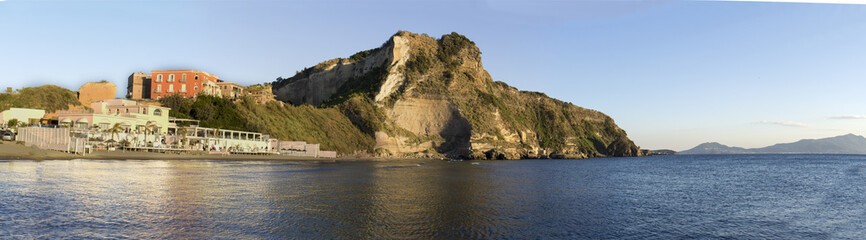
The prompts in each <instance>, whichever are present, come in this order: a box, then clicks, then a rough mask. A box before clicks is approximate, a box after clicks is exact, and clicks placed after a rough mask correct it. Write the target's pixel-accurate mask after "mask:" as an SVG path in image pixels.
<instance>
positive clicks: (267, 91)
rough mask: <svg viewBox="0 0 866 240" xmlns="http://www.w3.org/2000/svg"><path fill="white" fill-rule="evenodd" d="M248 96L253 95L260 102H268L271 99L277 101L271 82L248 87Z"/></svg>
mask: <svg viewBox="0 0 866 240" xmlns="http://www.w3.org/2000/svg"><path fill="white" fill-rule="evenodd" d="M245 95H246V96H249V97H251V98H252V99H253V100H255V101H256V102H258V103H262V104H264V103H268V102H271V101H276V98H274V93H273V90H272V88H271V85H270V84H260V85H252V86H249V87H247V89H246V94H245Z"/></svg>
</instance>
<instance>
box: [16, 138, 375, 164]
mask: <svg viewBox="0 0 866 240" xmlns="http://www.w3.org/2000/svg"><path fill="white" fill-rule="evenodd" d="M75 159H84V160H224V161H266V160H267V161H304V162H359V161H372V162H375V161H387V160H389V159H384V158H373V157H337V158H313V157H298V156H284V155H216V154H172V153H154V152H130V151H122V150H117V151H103V150H99V151H94V152H93V153H90V154H86V155H77V154H71V153H65V152H59V151H54V150H45V149H40V148H37V147H27V146H24V144H18V143H16V142H0V160H34V161H41V160H75Z"/></svg>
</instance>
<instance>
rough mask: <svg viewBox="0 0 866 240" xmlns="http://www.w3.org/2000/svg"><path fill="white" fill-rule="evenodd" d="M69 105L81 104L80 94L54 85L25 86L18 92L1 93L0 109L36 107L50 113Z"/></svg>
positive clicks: (66, 107)
mask: <svg viewBox="0 0 866 240" xmlns="http://www.w3.org/2000/svg"><path fill="white" fill-rule="evenodd" d="M69 105H75V106H80V105H81V103H80V102H78V94H77V93H76V92H73V91H70V90H69V89H65V88H62V87H58V86H54V85H45V86H41V87H29V88H23V89H21V90H20V91H18V93H12V94H7V93H3V94H0V111H5V110H8V109H9V108H36V109H44V110H45V111H46V112H49V113H50V112H54V111H57V110H66V109H69Z"/></svg>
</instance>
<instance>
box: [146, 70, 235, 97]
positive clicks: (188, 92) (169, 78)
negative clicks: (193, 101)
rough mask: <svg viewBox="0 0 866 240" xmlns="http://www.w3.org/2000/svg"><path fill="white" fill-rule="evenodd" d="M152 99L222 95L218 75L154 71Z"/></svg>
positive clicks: (192, 71) (199, 72)
mask: <svg viewBox="0 0 866 240" xmlns="http://www.w3.org/2000/svg"><path fill="white" fill-rule="evenodd" d="M150 76H151V86H150V98H151V99H160V98H162V97H165V96H170V95H175V94H178V95H181V96H184V97H187V98H194V97H196V96H198V94H199V93H202V92H203V93H204V94H209V95H217V96H219V95H221V91H219V86H217V85H216V82H217V80H218V79H219V78H218V77H217V76H216V75H213V74H210V73H207V72H204V71H199V70H191V69H187V70H153V71H150Z"/></svg>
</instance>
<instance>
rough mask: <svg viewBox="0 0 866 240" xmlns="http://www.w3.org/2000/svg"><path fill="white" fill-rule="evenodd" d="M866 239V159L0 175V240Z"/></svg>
mask: <svg viewBox="0 0 866 240" xmlns="http://www.w3.org/2000/svg"><path fill="white" fill-rule="evenodd" d="M94 238H109V239H359V238H363V239H366V238H373V239H393V238H409V239H864V238H866V156H862V155H677V156H652V157H634V158H597V159H582V160H512V161H441V160H426V161H422V160H413V161H409V160H406V161H387V162H338V163H314V162H288V161H200V160H197V161H183V160H172V161H161V160H148V161H128V160H56V161H52V160H49V161H23V160H0V239H94Z"/></svg>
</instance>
